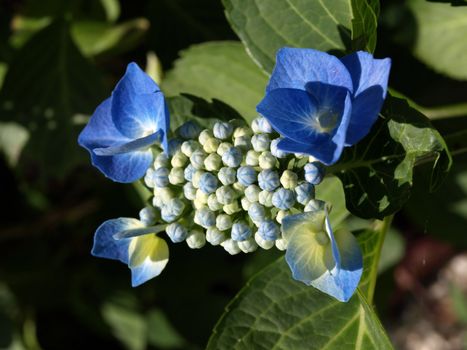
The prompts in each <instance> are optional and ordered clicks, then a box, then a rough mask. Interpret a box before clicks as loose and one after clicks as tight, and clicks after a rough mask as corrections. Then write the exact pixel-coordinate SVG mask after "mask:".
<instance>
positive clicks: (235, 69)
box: [162, 41, 267, 121]
mask: <svg viewBox="0 0 467 350" xmlns="http://www.w3.org/2000/svg"><path fill="white" fill-rule="evenodd" d="M266 83H267V76H266V75H265V74H263V73H262V72H261V71H260V70H259V69H258V68H257V67H256V66H255V64H254V63H253V62H252V61H251V60H250V58H249V57H248V55H247V54H246V52H245V50H244V48H243V47H242V45H241V44H240V43H236V42H229V41H224V42H212V43H204V44H200V45H196V46H192V47H190V48H189V49H188V50H186V51H183V52H182V53H181V58H180V59H179V60H177V61H176V62H175V67H174V68H173V69H172V70H171V71H169V72H168V73H167V77H166V78H165V79H164V80H163V82H162V88H163V90H164V91H165V92H166V94H167V95H168V96H171V95H177V94H179V93H190V94H193V95H197V96H200V97H203V98H205V99H214V98H215V99H219V100H222V101H224V102H226V103H227V104H229V105H231V106H232V107H233V108H235V109H236V110H238V111H239V112H240V114H241V115H242V116H243V117H244V118H245V119H246V120H249V121H251V120H252V119H253V118H255V117H256V105H257V104H258V102H259V101H260V100H261V98H262V96H263V93H264V89H265V87H266Z"/></svg>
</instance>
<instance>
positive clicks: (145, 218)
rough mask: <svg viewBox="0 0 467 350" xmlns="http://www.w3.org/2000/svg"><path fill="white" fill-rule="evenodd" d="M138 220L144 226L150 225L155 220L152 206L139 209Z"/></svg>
mask: <svg viewBox="0 0 467 350" xmlns="http://www.w3.org/2000/svg"><path fill="white" fill-rule="evenodd" d="M139 220H140V221H141V222H142V223H143V224H144V225H146V226H151V225H153V224H154V222H155V221H156V212H155V210H154V208H151V207H144V208H143V209H141V210H140V211H139Z"/></svg>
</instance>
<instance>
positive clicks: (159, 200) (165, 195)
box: [152, 187, 174, 208]
mask: <svg viewBox="0 0 467 350" xmlns="http://www.w3.org/2000/svg"><path fill="white" fill-rule="evenodd" d="M172 198H174V194H173V192H172V190H171V189H170V188H168V187H155V188H154V197H153V198H152V204H153V205H154V206H155V207H158V208H161V207H162V206H163V205H164V204H165V203H168V202H169V201H170V200H171V199H172Z"/></svg>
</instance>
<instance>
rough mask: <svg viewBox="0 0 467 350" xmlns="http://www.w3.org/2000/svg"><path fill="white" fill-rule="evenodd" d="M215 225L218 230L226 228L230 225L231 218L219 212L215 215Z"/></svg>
mask: <svg viewBox="0 0 467 350" xmlns="http://www.w3.org/2000/svg"><path fill="white" fill-rule="evenodd" d="M216 227H217V228H218V229H219V230H220V231H225V230H228V229H229V228H231V227H232V218H231V217H230V216H229V215H226V214H220V215H217V217H216Z"/></svg>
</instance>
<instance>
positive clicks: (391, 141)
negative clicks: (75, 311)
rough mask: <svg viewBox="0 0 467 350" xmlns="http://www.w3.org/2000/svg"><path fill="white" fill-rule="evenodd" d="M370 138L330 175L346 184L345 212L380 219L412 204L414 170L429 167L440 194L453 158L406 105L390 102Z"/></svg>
mask: <svg viewBox="0 0 467 350" xmlns="http://www.w3.org/2000/svg"><path fill="white" fill-rule="evenodd" d="M381 116H382V118H380V119H379V120H378V122H377V123H376V124H375V126H374V127H373V129H372V130H371V132H370V134H369V135H368V136H367V137H366V138H365V139H363V140H362V141H361V142H359V143H358V144H357V145H355V146H353V147H351V148H348V149H346V151H345V152H344V154H343V156H342V158H341V161H340V162H339V163H338V164H336V165H334V166H332V167H331V168H330V169H329V172H331V173H335V175H337V176H338V177H339V178H340V179H341V181H342V183H343V184H344V191H345V199H346V205H347V209H348V210H349V211H350V212H351V213H352V214H354V215H357V216H360V217H362V218H377V219H382V218H383V217H385V216H388V215H391V214H393V213H395V212H396V211H398V210H399V209H400V208H401V207H402V206H403V205H404V203H405V202H406V201H407V200H408V199H409V197H410V193H411V188H412V180H413V179H412V178H413V168H414V167H415V166H416V165H418V164H420V163H429V164H430V167H431V170H430V172H429V173H428V174H429V175H430V185H429V189H430V190H434V189H436V188H437V187H438V186H439V185H440V184H441V182H442V180H443V179H444V178H445V176H446V174H447V173H448V171H449V169H450V167H451V162H452V159H451V155H450V153H449V150H448V148H447V146H446V144H445V142H444V140H443V138H442V137H441V135H440V134H439V132H438V131H437V130H436V129H435V128H434V127H433V126H432V125H431V123H430V121H429V120H428V119H427V118H426V117H425V116H424V115H423V114H421V113H420V112H418V111H417V110H415V109H413V108H411V107H410V106H409V105H408V104H407V102H406V101H405V100H401V99H397V98H393V97H388V99H387V100H386V103H385V105H384V107H383V110H382V112H381Z"/></svg>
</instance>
